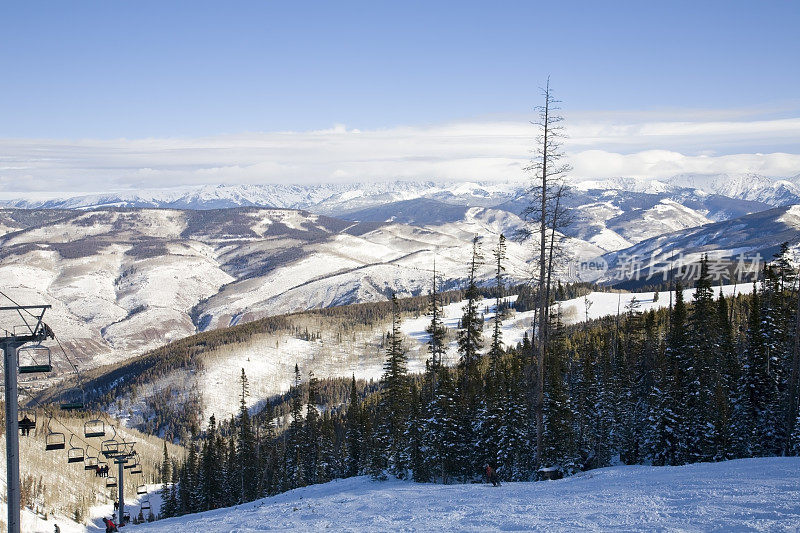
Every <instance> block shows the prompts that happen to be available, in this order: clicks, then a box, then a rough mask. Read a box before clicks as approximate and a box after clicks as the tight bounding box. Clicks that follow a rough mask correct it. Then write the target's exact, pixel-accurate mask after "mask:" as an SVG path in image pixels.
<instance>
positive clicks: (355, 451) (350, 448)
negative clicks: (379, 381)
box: [345, 374, 364, 476]
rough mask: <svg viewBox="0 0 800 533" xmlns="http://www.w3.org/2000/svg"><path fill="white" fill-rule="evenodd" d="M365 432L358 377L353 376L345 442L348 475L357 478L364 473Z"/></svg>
mask: <svg viewBox="0 0 800 533" xmlns="http://www.w3.org/2000/svg"><path fill="white" fill-rule="evenodd" d="M363 437H364V436H363V432H362V428H361V402H360V401H359V396H358V389H357V388H356V376H355V374H354V375H353V378H352V381H351V382H350V401H349V403H348V405H347V433H346V434H345V441H346V444H347V465H346V475H347V476H357V475H359V474H360V473H361V472H362V471H363V465H362V463H361V461H362V451H363V448H364V445H363Z"/></svg>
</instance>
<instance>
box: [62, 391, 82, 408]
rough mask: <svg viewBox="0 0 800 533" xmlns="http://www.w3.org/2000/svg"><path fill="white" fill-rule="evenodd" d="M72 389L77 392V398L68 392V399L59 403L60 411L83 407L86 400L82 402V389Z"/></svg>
mask: <svg viewBox="0 0 800 533" xmlns="http://www.w3.org/2000/svg"><path fill="white" fill-rule="evenodd" d="M73 390H75V391H76V392H78V394H77V398H76V395H75V394H70V395H69V396H68V398H69V401H65V402H62V403H61V410H62V411H78V410H80V409H83V408H84V406H85V403H86V402H84V394H83V389H73Z"/></svg>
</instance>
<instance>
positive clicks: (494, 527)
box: [136, 457, 800, 533]
mask: <svg viewBox="0 0 800 533" xmlns="http://www.w3.org/2000/svg"><path fill="white" fill-rule="evenodd" d="M798 471H800V459H798V458H796V457H792V458H765V459H740V460H736V461H728V462H724V463H704V464H694V465H688V466H676V467H648V466H619V467H611V468H603V469H599V470H592V471H588V472H584V473H582V474H579V475H576V476H574V477H571V478H567V479H563V480H559V481H547V482H538V483H504V484H503V485H501V486H500V487H496V488H495V487H491V486H489V485H484V484H481V485H475V484H468V485H431V484H418V483H411V482H403V481H386V482H380V481H371V480H369V479H368V478H365V477H358V478H349V479H344V480H339V481H333V482H330V483H326V484H323V485H315V486H310V487H305V488H301V489H296V490H293V491H290V492H287V493H284V494H280V495H278V496H274V497H271V498H265V499H262V500H257V501H255V502H252V503H248V504H244V505H239V506H236V507H233V508H228V509H219V510H215V511H209V512H205V513H200V514H197V515H187V516H183V517H179V518H172V519H168V520H164V521H159V522H155V523H153V524H148V525H143V526H137V527H136V531H142V532H143V533H145V532H151V531H152V532H156V531H206V532H209V533H214V532H220V533H222V532H225V533H228V532H231V531H243V532H244V531H322V530H328V529H330V530H335V531H358V532H362V531H398V530H403V531H532V530H538V531H577V530H590V531H664V530H666V531H672V530H678V531H797V529H798V528H800V505H799V504H798V501H800V478H798V476H797V472H798Z"/></svg>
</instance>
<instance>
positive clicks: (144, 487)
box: [136, 485, 147, 494]
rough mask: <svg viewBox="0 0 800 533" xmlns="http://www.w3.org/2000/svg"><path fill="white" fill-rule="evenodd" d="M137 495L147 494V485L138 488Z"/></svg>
mask: <svg viewBox="0 0 800 533" xmlns="http://www.w3.org/2000/svg"><path fill="white" fill-rule="evenodd" d="M136 494H147V485H139V486H138V487H136Z"/></svg>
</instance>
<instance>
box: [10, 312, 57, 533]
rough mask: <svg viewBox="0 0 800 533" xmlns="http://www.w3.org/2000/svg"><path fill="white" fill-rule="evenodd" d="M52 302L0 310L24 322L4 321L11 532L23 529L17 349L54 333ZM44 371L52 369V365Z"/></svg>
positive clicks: (14, 532)
mask: <svg viewBox="0 0 800 533" xmlns="http://www.w3.org/2000/svg"><path fill="white" fill-rule="evenodd" d="M47 309H50V306H49V305H13V306H8V307H6V306H4V307H0V312H3V313H15V314H16V315H18V317H19V319H21V322H22V323H21V324H19V323H18V324H15V325H11V326H10V327H11V329H10V330H9V329H5V328H4V327H3V326H2V325H0V348H1V349H2V350H3V369H4V375H5V390H6V477H7V479H6V487H7V500H6V501H7V502H8V533H20V520H19V505H20V483H19V411H18V409H19V405H18V403H17V402H18V401H19V400H18V398H17V366H18V361H17V350H19V348H20V347H21V346H22V345H24V344H26V343H29V342H42V341H43V340H45V339H48V338H49V339H52V338H53V337H54V335H53V330H51V329H50V327H49V326H48V325H47V324H45V323H44V322H42V317H43V316H44V312H45V311H46V310H47ZM42 371H49V369H47V370H45V369H43V370H42Z"/></svg>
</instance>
